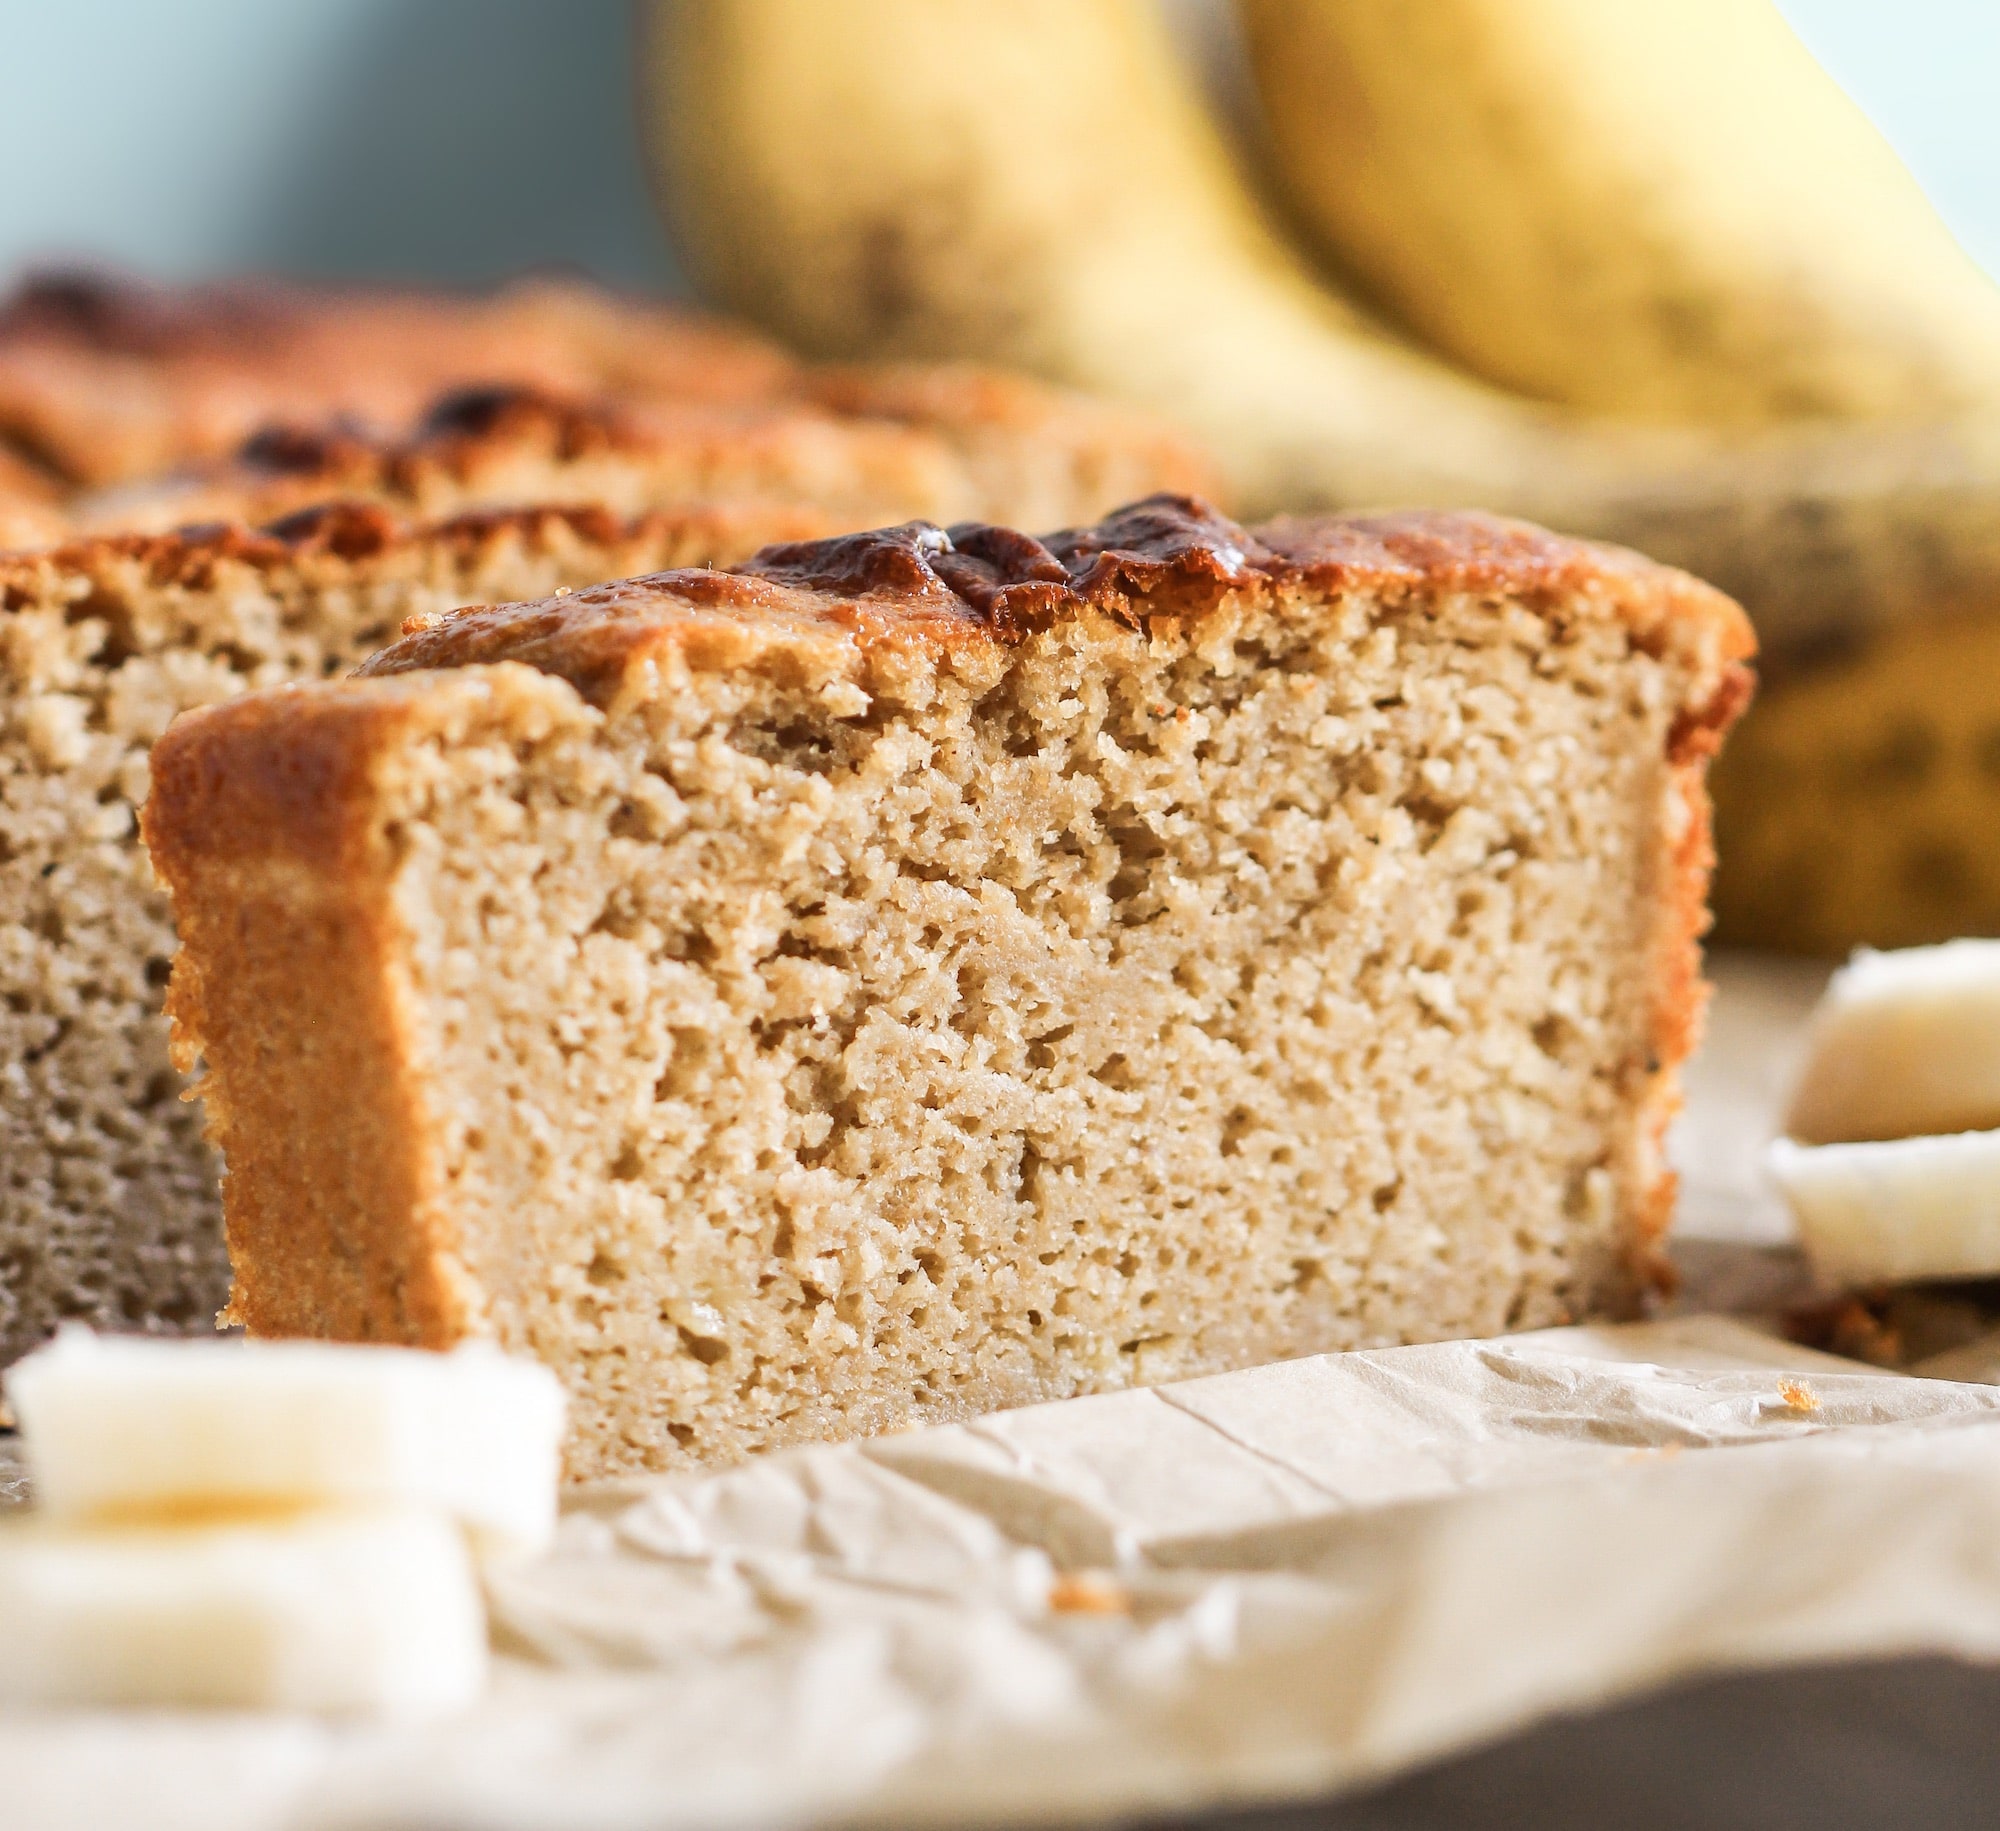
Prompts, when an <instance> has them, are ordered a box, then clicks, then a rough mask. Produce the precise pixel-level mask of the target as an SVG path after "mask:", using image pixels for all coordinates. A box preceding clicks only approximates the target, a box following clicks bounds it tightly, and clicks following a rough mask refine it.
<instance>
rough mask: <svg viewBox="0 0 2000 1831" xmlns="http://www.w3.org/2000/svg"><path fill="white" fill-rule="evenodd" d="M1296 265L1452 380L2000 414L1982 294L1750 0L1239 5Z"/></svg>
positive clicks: (1596, 402)
mask: <svg viewBox="0 0 2000 1831" xmlns="http://www.w3.org/2000/svg"><path fill="white" fill-rule="evenodd" d="M1240 10H1241V15H1242V19H1243V22H1244V28H1245V35H1246V38H1247V40H1248V48H1249V53H1250V62H1251V67H1252V69H1253V71H1254V73H1255V78H1256V85H1257V90H1258V93H1259V95H1260V96H1261V98H1262V101H1263V104H1264V118H1265V126H1266V128H1267V131H1268V134H1269V137H1270V143H1271V148H1272V152H1273V155H1274V157H1273V161H1272V163H1273V168H1274V176H1275V178H1276V180H1277V183H1278V185H1279V188H1280V190H1281V192H1282V194H1283V196H1284V199H1285V201H1286V203H1287V204H1288V205H1290V206H1291V208H1292V210H1293V212H1294V214H1295V215H1296V217H1297V219H1298V220H1299V221H1300V222H1301V223H1302V224H1304V225H1305V227H1306V229H1307V230H1308V232H1309V234H1310V236H1311V238H1312V240H1313V242H1314V243H1315V245H1316V246H1317V247H1318V248H1319V249H1320V250H1322V251H1323V253H1324V255H1325V256H1326V258H1327V259H1328V260H1329V261H1330V262H1332V263H1333V264H1335V265H1336V266H1337V267H1338V268H1339V269H1340V270H1341V271H1344V272H1346V273H1348V274H1350V275H1351V276H1352V277H1353V278H1354V280H1355V281H1356V282H1358V283H1359V284H1360V285H1361V286H1363V287H1364V288H1365V289H1366V290H1367V292H1368V293H1369V295H1370V296H1371V297H1373V298H1374V299H1376V300H1378V301H1379V302H1380V304H1381V305H1382V307H1383V308H1384V309H1385V310H1386V311H1387V312H1388V313H1389V314H1390V315H1392V316H1393V317H1394V318H1395V319H1396V320H1398V321H1399V322H1401V323H1403V324H1405V325H1407V326H1408V327H1409V328H1410V330H1412V331H1413V332H1415V333H1416V334H1417V335H1419V336H1421V337H1422V338H1423V339H1424V340H1425V341H1426V342H1428V343H1429V344H1431V345H1432V346H1434V347H1435V348H1436V349H1438V350H1439V351H1441V352H1442V353H1444V354H1445V355H1447V356H1449V357H1451V358H1452V359H1453V360H1455V361H1457V362H1460V363H1462V364H1463V365H1464V366H1465V367H1466V368H1467V369H1469V370H1471V371H1472V372H1473V373H1474V374H1477V375H1482V376H1484V377H1486V378H1487V379H1488V380H1489V381H1493V382H1498V383H1500V384H1501V385H1502V386H1505V387H1509V388H1515V389H1518V390H1520V391H1521V392H1522V393H1525V394H1532V395H1539V396H1541V397H1543V398H1544V399H1547V400H1554V401H1565V402H1568V403H1569V404H1571V405H1573V406H1578V407H1588V408H1593V409H1596V410H1598V411H1601V412H1607V413H1616V414H1629V415H1636V416H1639V417H1642V418H1660V419H1674V420H1687V421H1693V422H1697V423H1703V424H1710V425H1738V424H1741V425H1755V424H1760V423H1767V422H1770V421H1783V420H1788V419H1797V418H1802V417H1808V416H1813V415H1833V416H1845V417H1876V418H1903V419H1910V418H1916V417H1922V416H1926V415H1929V416H1947V415H1951V414H1956V413H1962V412H1967V411H1980V410H1988V411H1990V410H1994V409H2000V288H1996V287H1994V286H1993V284H1992V283H1991V282H1990V281H1988V280H1987V278H1986V277H1985V275H1984V274H1982V273H1981V272H1980V271H1979V269H1978V267H1977V266H1975V265H1974V263H1973V262H1972V261H1971V260H1970V259H1969V258H1968V257H1967V255H1966V254H1965V253H1964V251H1963V250H1962V249H1960V247H1959V246H1958V244H1957V243H1956V242H1955V241H1954V240H1953V239H1952V237H1951V234H1950V232H1949V231H1948V230H1947V229H1946V228H1945V226H1944V224H1943V223H1942V222H1940V221H1939V220H1938V218H1937V216H1936V215H1935V213H1934V212H1933V211H1932V210H1931V207H1930V205H1929V204H1928V203H1927V202H1926V201H1925V199H1924V196H1923V193H1922V192H1921V191H1920V190H1919V189H1918V187H1917V183H1916V181H1915V180H1914V179H1913V178H1912V177H1911V176H1910V174H1909V173H1908V172H1907V171H1906V170H1905V169H1904V167H1903V165H1902V163H1901V162H1900V161H1899V160H1898V159H1897V158H1896V155H1895V154H1894V153H1893V152H1892V151H1890V149H1889V146H1888V144H1887V143H1886V142H1885V141H1884V140H1883V139H1882V137H1881V136H1880V135H1879V134H1878V133H1877V132H1876V131H1875V130H1874V128H1873V127H1871V126H1870V125H1869V123H1868V121H1867V119H1866V118H1865V117H1864V116H1863V115H1862V113H1861V111H1860V110H1859V109H1858V108H1857V107H1855V105H1854V104H1853V103H1852V102H1850V101H1849V100H1848V99H1847V97H1846V96H1845V95H1844V94H1843V93H1842V92H1841V90H1840V88H1839V87H1838V86H1837V85H1836V84H1835V83H1834V81H1833V80H1832V78H1830V77H1829V76H1828V75H1827V74H1826V73H1825V71H1823V70H1822V69H1821V68H1820V67H1819V65H1818V64H1817V63H1815V62H1814V61H1813V58H1812V57H1811V55H1810V54H1809V53H1808V52H1807V50H1806V49H1805V47H1804V46H1803V45H1802V44H1800V42H1799V41H1798V39H1797V38H1796V37H1795V36H1794V35H1793V33H1792V32H1791V30H1790V28H1789V27H1788V26H1787V25H1786V24H1785V22H1784V20H1783V19H1782V18H1781V17H1780V16H1779V14H1778V12H1777V10H1776V9H1775V8H1774V7H1772V6H1771V5H1769V4H1767V3H1766V0H1670V3H1669V4H1664V5H1658V4H1656V5H1645V4H1638V5H1632V4H1621V3H1620V0H1611V3H1610V4H1607V3H1606V0H1242V5H1241V9H1240Z"/></svg>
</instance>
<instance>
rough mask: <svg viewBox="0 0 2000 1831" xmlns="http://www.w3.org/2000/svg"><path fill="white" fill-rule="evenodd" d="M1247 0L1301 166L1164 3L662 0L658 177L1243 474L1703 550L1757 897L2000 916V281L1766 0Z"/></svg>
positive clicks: (716, 286) (694, 217)
mask: <svg viewBox="0 0 2000 1831" xmlns="http://www.w3.org/2000/svg"><path fill="white" fill-rule="evenodd" d="M1242 17H1243V19H1244V23H1245V28H1246V37H1247V43H1248V48H1249V52H1250V59H1251V67H1252V70H1253V72H1254V73H1255V74H1256V76H1257V79H1258V83H1259V88H1260V92H1261V95H1262V98H1263V103H1264V112H1265V125H1266V128H1267V130H1268V139H1269V150H1270V153H1271V155H1272V158H1273V161H1274V163H1275V165H1276V167H1277V171H1278V174H1279V176H1278V177H1277V179H1276V180H1275V182H1276V185H1277V188H1278V190H1279V192H1280V193H1281V195H1282V197H1283V199H1284V203H1283V204H1275V203H1272V202H1267V201H1266V200H1265V198H1264V197H1263V196H1262V195H1261V194H1260V191H1259V189H1258V188H1257V186H1256V184H1255V183H1254V182H1253V181H1252V179H1251V178H1250V177H1249V176H1248V175H1247V174H1246V171H1245V169H1244V166H1243V164H1242V163H1241V161H1240V159H1239V157H1238V155H1237V153H1236V152H1235V151H1234V149H1232V147H1231V145H1230V143H1229V142H1228V141H1227V140H1226V139H1225V137H1224V136H1223V134H1222V133H1221V131H1220V130H1219V129H1218V128H1217V126H1216V125H1215V124H1214V122H1212V121H1211V119H1210V118H1209V115H1208V112H1207V110H1206V108H1205V106H1204V104H1203V101H1202V98H1201V96H1200V94H1199V92H1198V90H1197V88H1196V86H1195V84H1194V82H1193V81H1192V79H1191V76H1190V73H1189V72H1188V70H1187V69H1186V68H1185V67H1184V65H1183V62H1182V60H1181V58H1180V57H1179V55H1178V53H1177V50H1176V47H1175V45H1174V43H1173V41H1172V39H1171V37H1170V35H1169V34H1168V32H1167V31H1166V29H1165V27H1164V25H1163V23H1162V21H1161V19H1160V17H1159V15H1158V12H1157V10H1156V7H1155V6H1154V5H1153V4H1151V3H1150V0H652V4H651V5H650V6H649V7H648V8H647V10H646V11H645V13H644V15H643V19H644V25H643V38H642V56H643V58H644V65H645V73H646V81H647V85H648V97H649V103H650V106H649V109H648V132H649V136H650V152H651V155H652V161H653V165H654V169H655V172H656V175H657V179H658V183H659V190H660V196H661V199H662V202H663V205H664V207H665V208H666V211H667V213H668V216H669V218H670V220H671V222H672V224H673V227H674V229H675V231H676V235H677V240H678V243H679V246H680V249H681V252H682V255H683V258H684V260H685V261H686V263H687V265H688V267H689V270H690V271H691V272H692V273H693V274H694V275H695V277H696V279H697V281H698V283H699V284H700V286H701V287H702V289H703V290H704V291H705V292H706V294H707V295H708V296H709V297H710V298H711V299H713V300H715V301H716V302H718V303H722V304H725V305H727V306H729V307H731V308H733V309H735V310H737V311H739V312H742V313H744V314H745V315H747V316H749V317H751V318H754V319H756V320H758V321H760V322H761V323H763V324H765V325H766V326H768V327H770V328H771V329H773V330H775V331H777V332H779V333H780V334H782V335H784V336H785V337H787V338H789V339H791V340H792V341H793V342H795V343H797V344H799V345H800V346H801V347H803V348H805V349H807V350H809V351H812V352H814V353H818V354H825V355H869V356H897V355H902V356H924V357H950V356H966V357H976V358H980V359H984V360H991V361H999V362H1006V363H1012V364H1015V365H1018V366H1020V367H1023V368H1026V369H1030V370H1033V371H1036V372H1038V373H1040V374H1043V375H1046V376H1049V377H1051V378H1052V379H1055V380H1058V381H1063V382H1067V383H1070V384H1072V385H1077V386H1081V387H1085V388H1091V389H1095V390H1097V391H1099V392H1102V393H1106V394H1109V395H1113V396H1118V397H1122V398H1124V399H1127V400H1131V401H1134V402H1137V403H1139V404H1141V405H1144V406H1148V407H1151V408H1153V409H1155V410H1158V411H1162V412H1165V413H1167V414H1169V415H1172V416H1174V417H1177V418H1178V419H1179V420H1180V421H1181V422H1182V423H1183V424H1185V425H1186V426H1187V427H1188V428H1189V429H1190V430H1191V431H1193V432H1195V433H1197V434H1199V435H1200V436H1202V437H1203V438H1205V439H1206V440H1207V441H1208V442H1209V444H1210V445H1211V446H1212V447H1213V448H1214V450H1215V451H1216V452H1217V454H1218V455H1219V456H1220V458H1221V459H1222V461H1223V463H1224V465H1225V466H1226V468H1227V471H1228V474H1229V476H1230V477H1231V479H1232V482H1233V485H1234V490H1235V494H1236V500H1235V502H1234V503H1233V504H1232V505H1231V506H1233V507H1235V508H1237V509H1238V510H1240V511H1242V512H1244V513H1249V514H1257V513H1264V512H1268V511H1271V510H1276V509H1287V508H1293V509H1303V508H1318V507H1375V506H1385V505H1399V506H1414V505H1450V506H1479V507H1485V508H1490V509H1496V510H1500V511H1503V512H1509V513H1515V514H1521V515H1526V516H1529V517H1531V518H1533V519H1535V520H1539V521H1543V522H1546V523H1548V524H1550V525H1552V526H1555V527H1558V528H1561V529H1564V530H1565V531H1568V532H1574V533H1584V534H1592V535H1599V536H1603V537H1606V538H1610V539H1615V540H1622V541H1625V542H1628V543H1629V544H1631V545H1634V546H1637V547H1640V548H1642V549H1644V550H1645V551H1648V552H1650V553H1653V554H1655V555H1656V556H1658V557H1660V558H1662V559H1666V560H1670V561H1672V562H1674V563H1677V564H1680V565H1684V566H1687V567H1688V568H1690V569H1691V570H1693V571H1696V572H1698V573H1701V574H1703V575H1704V576H1706V577H1709V578H1711V579H1713V580H1714V581H1715V582H1716V583H1717V584H1719V585H1721V586H1723V587H1724V588H1725V589H1727V590H1730V591H1732V592H1734V593H1735V594H1736V595H1737V596H1739V597H1741V598H1742V599H1743V600H1744V602H1745V603H1746V604H1747V605H1748V606H1749V607H1750V609H1751V611H1752V613H1753V615H1755V617H1756V618H1757V621H1758V625H1759V629H1760V633H1761V635H1762V637H1763V640H1764V644H1765V653H1766V664H1765V674H1766V682H1767V687H1766V694H1765V700H1764V704H1763V705H1762V707H1761V708H1760V709H1759V710H1758V711H1757V712H1755V713H1753V715H1752V717H1751V718H1750V720H1749V721H1748V722H1747V723H1746V726H1745V727H1744V729H1743V731H1742V733H1741V734H1740V736H1739V737H1738V738H1737V739H1736V740H1735V742H1734V744H1733V747H1732V750H1731V751H1730V753H1728V755H1727V757H1726V758H1725V762H1724V765H1723V767H1722V768H1721V769H1720V771H1719V772H1718V777H1717V784H1716V788H1717V801H1718V828H1719V833H1720V839H1721V849H1722V852H1723V860H1724V865H1723V871H1722V875H1721V877H1720V880H1719V882H1718V888H1717V907H1718V914H1719V920H1720V925H1721V928H1722V931H1723V933H1724V934H1725V936H1727V937H1728V938H1730V939H1734V940H1738V941H1750V942H1758V943H1765V944H1775V945H1782V946H1791V947H1805V948H1812V949H1819V950H1838V949H1844V948H1845V947H1847V946H1848V945H1851V944H1852V943H1853V942H1855V941H1858V940H1869V941H1874V942H1877V943H1880V944H1895V943H1902V942H1908V941H1914V940H1920V939H1928V938H1933V937H1935V936H1937V935H1940V934H1949V933H1963V932H2000V848H1991V849H1990V856H1989V848H1987V847H1986V846H1985V842H1984V833H1985V832H1986V831H1987V830H1990V829H1992V828H1993V826H1994V823H1995V822H1996V821H1997V820H2000V635H1996V634H1995V630H1996V628H2000V622H1995V621H1989V620H1990V619H1992V613H1993V610H1994V609H1995V608H2000V295H1996V293H1995V289H1994V288H1993V287H1992V286H1991V284H1990V283H1989V282H1988V281H1987V280H1986V279H1985V278H1984V277H1983V276H1982V275H1980V274H1979V273H1978V271H1977V270H1976V269H1975V268H1973V267H1972V265H1971V263H1970V262H1969V261H1967V260H1966V259H1965V257H1964V256H1963V255H1962V254H1960V253H1959V251H1958V250H1957V248H1956V245H1955V244H1954V243H1953V242H1952V241H1951V238H1950V236H1949V234H1948V232H1947V231H1946V230H1945V229H1944V228H1943V226H1942V225H1941V224H1940V223H1938V221H1937V220H1936V218H1935V217H1934V215H1933V214H1932V213H1931V211H1930V209H1929V206H1928V205H1927V204H1926V203H1925V202H1924V201H1923V199H1922V197H1921V195H1920V194H1919V193H1918V192H1917V190H1916V187H1915V186H1914V184H1913V183H1912V181H1910V180H1909V179H1908V177H1907V175H1906V174H1904V173H1903V171H1902V169H1901V167H1900V166H1899V165H1897V164H1896V162H1895V160H1894V158H1893V155H1891V154H1890V153H1889V152H1888V151H1887V149H1886V147H1884V146H1883V145H1882V143H1881V142H1880V141H1879V139H1878V138H1877V137H1876V136H1875V135H1874V133H1873V130H1872V129H1871V128H1869V127H1868V125H1867V124H1866V122H1865V121H1864V120H1863V119H1862V118H1861V117H1860V115H1859V114H1858V113H1857V112H1856V111H1854V110H1853V109H1852V108H1851V107H1850V106H1849V105H1848V104H1847V103H1846V101H1845V99H1844V98H1843V97H1842V96H1841V95H1840V94H1839V92H1838V90H1837V89H1835V88H1834V87H1833V86H1832V84H1831V83H1830V82H1829V81H1828V79H1826V78H1825V77H1824V76H1823V75H1821V74H1820V73H1819V71H1818V69H1817V67H1816V66H1815V65H1813V64H1812V62H1811V60H1810V58H1809V57H1808V56H1807V54H1806V53H1805V52H1804V50H1803V49H1802V48H1801V47H1800V46H1798V45H1797V43H1796V41H1795V40H1793V39H1792V38H1791V36H1790V34H1789V32H1788V31H1787V30H1786V28H1785V27H1784V25H1783V23H1782V21H1781V20H1779V19H1778V17H1777V15H1776V14H1775V13H1774V12H1772V10H1771V9H1770V7H1769V6H1768V4H1766V0H1676V4H1675V5H1674V6H1672V7H1638V6H1627V5H1623V4H1618V5H1607V4H1605V3H1604V0H1393V3H1392V0H1245V4H1244V6H1243V8H1242ZM1760 98H1761V99H1760ZM1538 109H1539V110H1540V111H1541V112H1539V113H1538V112H1537V110H1538ZM1711 129H1712V135H1711V137H1710V138H1709V139H1708V140H1707V141H1706V142H1703V136H1704V134H1710V131H1711ZM1680 141H1687V142H1690V143H1700V144H1691V145H1688V146H1682V145H1680V144H1679V142H1680ZM1287 207H1288V208H1289V210H1290V212H1291V216H1290V217H1289V218H1288V216H1287V215H1286V213H1285V211H1286V208H1287ZM1294 220H1295V221H1296V222H1297V223H1298V224H1299V225H1302V231H1301V232H1300V233H1298V234H1297V235H1296V236H1295V233H1294V230H1293V228H1292V226H1291V225H1292V222H1293V221H1294ZM1343 279H1344V280H1345V281H1346V282H1347V284H1343ZM1361 289H1365V293H1366V296H1367V297H1368V298H1369V299H1371V300H1373V301H1379V302H1380V303H1381V304H1382V306H1383V307H1384V308H1385V309H1386V310H1388V311H1391V312H1393V313H1394V316H1395V320H1396V327H1395V328H1391V327H1390V324H1389V322H1388V321H1387V320H1386V319H1385V318H1383V317H1381V316H1378V315H1377V314H1376V313H1375V312H1373V311H1371V310H1370V309H1369V308H1368V307H1367V306H1364V305H1363V304H1361V303H1359V302H1358V301H1359V299H1360V298H1361V296H1362V290H1361ZM1419 337H1421V338H1423V339H1424V340H1426V341H1425V342H1422V343H1420V342H1418V341H1417V339H1418V338H1419ZM1989 653H1991V654H1992V657H1993V659H1994V661H1995V663H1996V666H1995V667H1992V668H1989V667H1988V666H1987V665H1986V661H1987V658H1988V655H1989Z"/></svg>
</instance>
